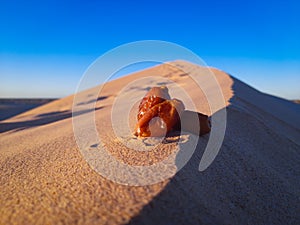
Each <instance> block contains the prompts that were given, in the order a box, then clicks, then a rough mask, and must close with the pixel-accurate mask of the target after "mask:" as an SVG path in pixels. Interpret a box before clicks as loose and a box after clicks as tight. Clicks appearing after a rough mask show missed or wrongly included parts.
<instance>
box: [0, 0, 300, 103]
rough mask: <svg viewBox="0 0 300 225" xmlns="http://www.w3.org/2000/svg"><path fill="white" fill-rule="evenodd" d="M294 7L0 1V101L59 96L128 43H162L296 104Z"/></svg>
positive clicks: (299, 36)
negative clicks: (181, 48) (102, 58)
mask: <svg viewBox="0 0 300 225" xmlns="http://www.w3.org/2000/svg"><path fill="white" fill-rule="evenodd" d="M299 12H300V3H299V1H296V0H294V1H290V0H287V1H256V0H255V1H240V0H234V1H233V0H226V1H189V0H187V1H178V2H176V1H110V2H108V1H76V0H74V1H63V2H62V1H47V0H45V1H41V0H40V1H13V0H11V1H8V0H4V1H1V2H0V97H63V96H66V95H69V94H72V93H74V92H75V90H76V87H77V83H78V82H79V80H80V77H81V76H82V75H83V73H84V71H85V70H86V69H87V67H88V66H89V65H90V64H91V63H92V62H93V61H94V60H95V59H96V58H97V57H99V56H100V55H102V54H104V53H105V52H106V51H108V50H110V49H112V48H115V47H117V46H118V45H121V44H125V43H127V42H132V41H138V40H164V41H170V42H174V43H177V44H179V45H182V46H184V47H186V48H189V49H190V50H192V51H193V52H195V53H196V54H198V55H199V56H200V57H201V58H202V59H203V60H204V61H205V62H206V63H207V64H208V65H209V66H213V67H217V68H219V69H221V70H225V71H226V72H229V73H230V74H232V75H234V76H235V77H237V78H239V79H241V80H242V81H245V82H246V83H248V84H250V85H252V86H253V87H255V88H257V89H259V90H261V91H263V92H267V93H271V94H274V95H276V96H281V97H284V98H289V99H296V98H298V99H299V98H300V88H299V84H300V41H299V40H300V29H299V27H300V14H299Z"/></svg>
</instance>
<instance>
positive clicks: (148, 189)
mask: <svg viewBox="0 0 300 225" xmlns="http://www.w3.org/2000/svg"><path fill="white" fill-rule="evenodd" d="M172 64H173V65H176V66H177V67H178V68H182V69H184V70H185V71H188V74H193V75H195V76H198V77H200V78H201V79H202V80H203V82H204V83H205V77H206V71H207V69H205V68H203V67H199V66H197V65H194V64H190V63H188V62H183V61H176V62H173V63H172ZM211 71H213V72H214V74H215V76H216V78H217V81H218V83H219V85H220V87H221V91H222V93H223V96H224V101H225V106H226V111H227V126H226V133H225V138H224V142H223V144H222V147H221V149H220V152H219V154H218V155H217V157H216V159H215V161H214V162H213V163H212V164H211V165H210V167H208V169H207V170H205V171H204V172H199V171H198V167H199V160H200V159H201V157H202V155H203V151H204V148H205V146H206V144H207V142H208V139H209V135H206V136H204V137H201V138H200V139H199V142H198V144H197V148H196V150H195V152H194V154H193V156H192V158H191V160H190V161H189V162H188V163H187V165H186V166H185V167H184V168H183V169H181V170H180V171H179V172H178V173H177V174H176V175H174V176H173V177H171V178H169V179H167V180H165V181H163V182H160V183H156V184H153V185H146V186H140V187H135V186H129V185H121V184H117V183H114V182H112V181H110V180H108V179H106V178H105V177H103V176H100V175H99V174H97V173H96V172H95V171H94V170H93V169H92V168H91V167H90V166H89V165H88V164H87V162H86V161H85V160H84V158H83V157H82V155H81V154H80V152H79V150H78V147H77V145H76V142H75V138H74V134H73V127H72V111H71V110H72V103H73V97H74V96H69V97H66V98H62V99H59V100H56V101H52V102H50V103H47V104H45V105H42V106H40V107H37V108H34V109H32V110H29V111H26V112H24V113H22V114H19V115H17V116H15V117H12V118H9V119H7V120H4V121H1V122H0V167H1V168H0V189H1V192H0V215H1V216H0V224H128V223H129V224H214V225H215V224H300V214H299V212H300V105H297V104H294V103H293V102H291V101H288V100H284V99H281V98H278V97H274V96H271V95H267V94H264V93H261V92H259V91H257V90H255V89H253V88H252V87H250V86H248V85H247V84H245V83H243V82H241V81H239V80H238V79H236V78H234V77H232V76H230V75H228V74H226V73H224V72H222V71H220V70H217V69H213V68H212V69H211ZM188 74H186V73H183V72H182V70H180V69H174V67H171V66H169V65H167V64H164V65H159V66H156V67H153V68H150V69H147V70H144V71H141V72H138V73H134V74H132V75H128V76H126V77H122V78H120V79H117V80H114V81H111V82H109V83H107V84H106V85H105V86H104V88H103V91H102V92H101V96H97V97H98V98H97V100H94V98H92V97H89V96H92V95H91V93H93V92H94V91H95V90H98V89H99V87H96V88H95V89H90V90H87V91H85V92H84V93H85V94H86V97H87V98H86V100H85V101H83V102H81V104H83V105H84V104H91V105H92V106H93V107H95V108H96V114H95V121H96V125H97V129H98V131H99V135H100V136H101V137H102V138H103V139H104V140H105V143H104V144H105V145H106V147H107V149H108V150H109V151H110V154H112V155H113V156H114V157H116V158H117V159H119V160H121V161H123V162H124V163H128V164H132V165H135V164H139V163H140V164H143V163H147V162H148V161H149V160H150V161H151V162H154V163H156V162H157V160H158V159H157V158H156V155H155V154H150V153H149V154H148V153H147V152H143V151H134V152H131V151H130V150H129V149H128V148H127V147H126V146H123V145H122V144H121V143H120V142H118V141H116V140H117V139H116V135H115V134H114V132H113V129H112V125H111V112H112V106H113V104H114V101H115V100H116V97H117V96H118V93H119V91H120V90H121V89H122V88H123V86H124V85H125V84H129V83H130V82H132V81H134V80H136V79H138V78H142V77H147V76H156V75H162V76H164V77H165V78H167V79H171V80H173V81H175V82H176V84H178V85H180V87H182V88H184V89H185V90H187V91H188V93H189V94H190V97H191V99H192V100H193V101H194V102H195V104H196V108H197V111H199V112H202V113H205V114H207V115H212V113H217V112H213V111H212V109H211V108H210V107H209V104H208V102H207V99H206V97H205V94H204V93H203V92H201V91H199V89H197V88H196V86H195V83H194V82H193V80H192V79H191V78H190V77H189V76H188ZM163 84H164V85H172V84H168V83H161V82H160V83H155V84H154V83H152V84H151V85H163ZM204 85H205V84H204ZM147 87H149V84H147V83H146V84H145V85H144V86H136V87H133V88H132V89H131V90H130V91H132V93H133V94H135V93H145V91H146V90H147ZM173 94H174V95H176V93H173ZM209 95H210V96H212V97H213V98H214V97H216V95H217V90H213V89H211V90H210V93H209ZM179 97H180V96H179ZM216 99H217V98H216ZM124 104H126V103H124ZM219 110H225V108H223V109H219ZM89 113H91V112H90V111H82V112H81V113H79V114H76V116H77V118H82V119H84V118H85V117H86V116H87V115H88V114H89ZM117 113H118V115H119V116H120V118H122V116H123V112H122V111H118V112H117ZM124 119H125V120H126V119H127V118H124ZM215 125H216V124H215ZM213 126H214V124H213ZM188 137H190V136H188ZM97 144H99V143H95V144H93V145H91V146H90V148H91V150H92V149H93V148H94V146H97ZM175 147H176V143H164V144H162V145H161V147H160V148H159V151H158V152H157V153H158V154H161V155H164V153H166V152H168V151H170V150H172V148H175ZM103 163H105V162H103ZM157 173H160V171H157ZM144 176H145V179H147V176H148V175H147V174H145V175H144Z"/></svg>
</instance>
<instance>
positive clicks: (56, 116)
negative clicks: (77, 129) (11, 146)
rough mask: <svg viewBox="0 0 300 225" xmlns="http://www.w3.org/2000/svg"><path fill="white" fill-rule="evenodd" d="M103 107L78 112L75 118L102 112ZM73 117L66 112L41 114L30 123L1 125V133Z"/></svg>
mask: <svg viewBox="0 0 300 225" xmlns="http://www.w3.org/2000/svg"><path fill="white" fill-rule="evenodd" d="M102 108H103V107H97V108H95V109H91V110H90V109H89V110H82V111H79V112H76V113H75V114H74V115H73V116H79V115H82V114H85V113H88V112H91V111H93V110H100V109H102ZM70 117H72V111H69V110H65V111H61V112H51V113H43V114H39V115H37V116H36V117H35V119H32V120H28V121H21V122H12V123H7V122H4V123H0V133H4V132H7V131H10V130H24V129H27V128H30V127H35V126H41V125H45V124H50V123H54V122H57V121H59V120H64V119H67V118H70Z"/></svg>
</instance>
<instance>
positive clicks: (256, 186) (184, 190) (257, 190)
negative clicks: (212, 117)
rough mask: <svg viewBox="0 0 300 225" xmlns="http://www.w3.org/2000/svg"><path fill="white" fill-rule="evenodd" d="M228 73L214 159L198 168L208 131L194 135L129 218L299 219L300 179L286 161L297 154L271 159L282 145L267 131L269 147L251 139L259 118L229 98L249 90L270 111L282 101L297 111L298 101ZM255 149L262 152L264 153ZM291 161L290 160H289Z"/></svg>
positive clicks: (148, 221)
mask: <svg viewBox="0 0 300 225" xmlns="http://www.w3.org/2000/svg"><path fill="white" fill-rule="evenodd" d="M232 79H233V85H232V89H233V92H234V96H233V97H232V98H231V102H232V105H230V106H229V107H227V108H226V109H222V110H227V128H226V134H225V139H224V142H223V145H222V147H221V149H220V152H219V154H218V155H217V157H216V159H215V161H214V162H213V163H212V164H211V165H210V167H208V168H207V169H206V170H205V171H203V172H200V171H199V170H198V168H199V162H200V160H201V157H202V155H203V152H204V149H205V146H206V144H207V142H208V138H209V135H205V136H203V137H200V139H199V142H198V144H197V148H196V150H195V152H194V154H193V156H192V158H191V159H190V160H189V161H188V163H187V164H186V165H185V166H184V167H183V168H182V169H181V170H180V171H179V172H178V173H177V174H176V175H175V176H174V177H173V178H171V180H170V182H169V183H168V185H167V186H166V187H165V188H164V189H163V190H162V191H161V192H160V193H159V194H158V195H157V196H156V197H154V198H153V199H152V200H151V201H150V202H149V203H148V204H147V205H145V206H144V207H143V209H142V210H141V211H140V212H139V214H138V215H136V216H135V217H134V218H132V219H131V221H130V222H129V224H136V225H141V224H166V225H167V224H173V225H174V224H214V225H215V224H282V223H286V224H296V223H298V222H300V216H299V214H298V213H297V210H300V209H299V204H298V203H299V202H298V200H297V199H298V197H299V196H297V191H295V190H299V188H300V185H299V182H298V183H297V181H295V180H297V176H296V174H297V173H294V174H293V175H291V173H290V172H291V171H292V170H295V171H297V168H299V166H298V167H297V168H294V169H293V166H292V165H296V164H295V162H293V161H295V160H297V158H298V159H299V154H298V155H293V154H294V153H293V154H290V155H289V156H288V155H287V154H285V155H286V156H285V157H286V158H285V159H284V160H288V162H287V163H286V164H285V163H283V161H280V159H278V158H280V156H278V157H277V158H276V159H275V157H273V156H272V157H273V158H272V159H270V158H271V155H272V154H273V155H274V154H280V151H281V147H282V146H281V147H278V149H276V150H275V148H276V144H272V136H270V139H265V140H263V141H265V142H267V143H269V144H270V145H266V146H271V147H272V146H275V148H274V149H272V150H274V151H273V152H272V151H271V152H269V151H265V147H264V146H263V145H262V142H261V140H259V141H258V143H260V144H258V145H255V144H256V143H255V137H253V134H254V133H257V132H258V129H259V128H257V127H256V125H260V124H261V122H260V121H259V122H258V121H257V119H256V118H252V119H251V117H249V114H248V116H245V114H247V109H246V111H243V110H244V109H241V110H242V111H241V110H240V109H239V108H237V107H236V105H235V103H236V101H240V100H241V98H247V97H251V96H252V97H251V99H246V100H247V101H250V103H252V104H255V102H256V101H261V100H263V102H262V103H261V106H259V107H260V109H261V110H263V111H266V112H267V113H269V111H270V109H268V105H271V106H272V107H273V109H272V110H275V112H273V113H272V116H278V114H277V112H276V110H277V109H276V104H279V107H280V104H282V105H284V106H285V107H287V108H289V109H288V110H287V111H289V110H291V111H293V109H294V108H297V110H298V112H299V106H296V104H294V103H292V102H289V101H287V100H284V99H280V98H277V97H273V96H270V95H266V94H263V93H260V92H259V91H257V90H255V89H253V88H251V87H249V86H247V85H245V84H243V83H241V82H240V81H238V80H236V79H235V78H232ZM245 89H246V90H245ZM249 94H250V95H249ZM256 105H257V104H256ZM250 113H251V112H250ZM291 113H292V112H291ZM291 116H295V115H293V114H291ZM247 118H249V120H247ZM252 122H253V126H252V128H251V126H249V127H247V129H246V128H245V124H247V123H250V124H251V123H252ZM288 122H289V121H286V123H288ZM298 128H299V126H298ZM249 129H250V130H249ZM251 129H252V130H251ZM264 129H265V128H264V126H262V128H261V133H262V134H264V133H265V130H264ZM267 135H268V134H266V137H267ZM258 138H263V137H258ZM270 142H271V143H270ZM263 144H264V143H263ZM291 145H292V146H293V148H295V149H297V148H298V150H300V148H299V145H298V146H297V145H294V144H293V143H291ZM262 152H264V153H262ZM261 154H265V158H263V157H262V156H261ZM270 154H271V155H270ZM295 154H296V153H295ZM295 156H297V157H295ZM294 158H296V159H294ZM261 160H262V161H261ZM272 160H273V161H272ZM291 162H293V164H292V165H291V166H290V165H289V163H291ZM278 165H280V166H278ZM275 167H276V171H275V170H274V168H275ZM287 167H290V168H288V169H287ZM287 170H289V171H287ZM298 171H299V170H298ZM282 179H285V181H284V182H286V183H284V182H283V181H282V182H283V183H280V180H282ZM298 179H299V177H298ZM292 182H293V183H292ZM297 202H298V203H297Z"/></svg>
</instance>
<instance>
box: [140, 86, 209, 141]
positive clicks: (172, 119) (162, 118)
mask: <svg viewBox="0 0 300 225" xmlns="http://www.w3.org/2000/svg"><path fill="white" fill-rule="evenodd" d="M195 118H196V120H197V123H198V122H199V124H196V125H195ZM137 119H138V122H137V124H136V127H135V131H134V134H135V135H136V136H138V137H150V136H152V137H159V136H165V135H166V134H168V133H169V132H170V131H172V130H184V131H187V132H191V133H194V134H196V135H199V136H200V135H204V134H207V133H209V132H210V127H211V125H210V121H209V119H208V116H207V115H204V114H201V113H198V112H193V111H189V110H185V107H184V104H183V102H182V101H180V100H178V99H171V97H170V95H169V90H168V88H167V87H165V86H162V87H153V88H151V89H150V90H149V91H148V93H147V94H146V95H145V96H144V98H143V99H142V101H141V103H140V105H139V111H138V115H137Z"/></svg>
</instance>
